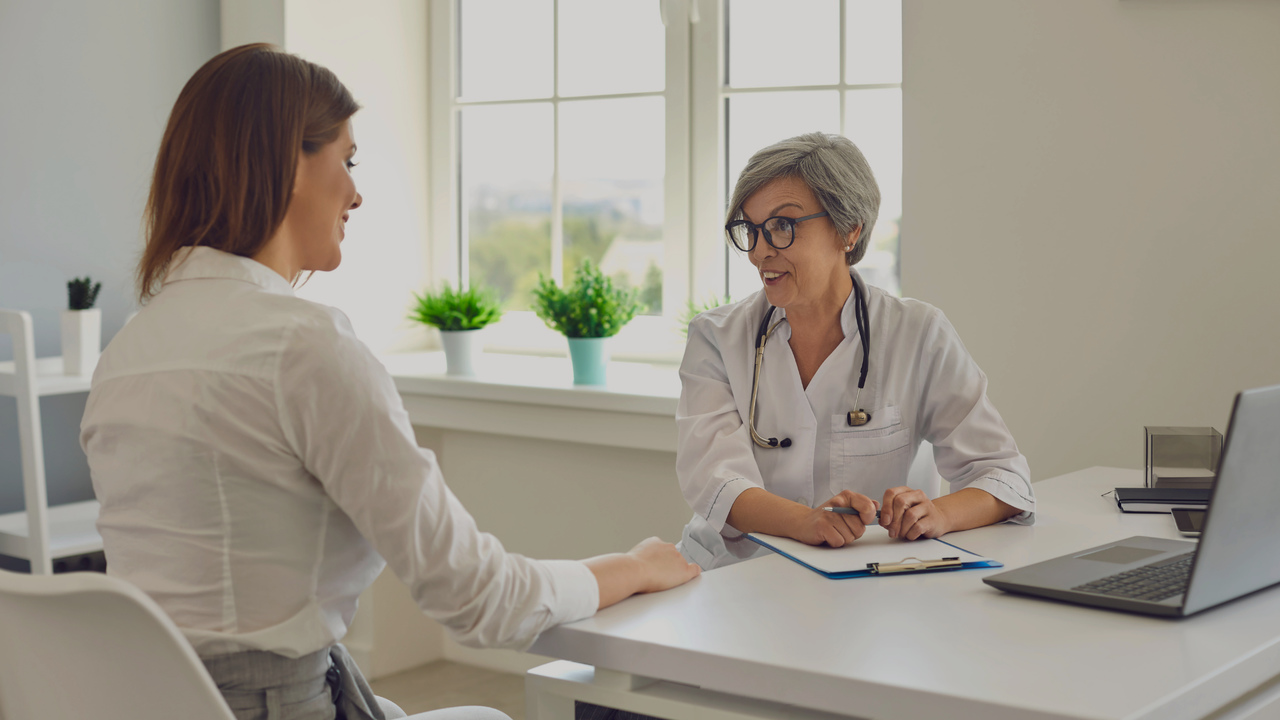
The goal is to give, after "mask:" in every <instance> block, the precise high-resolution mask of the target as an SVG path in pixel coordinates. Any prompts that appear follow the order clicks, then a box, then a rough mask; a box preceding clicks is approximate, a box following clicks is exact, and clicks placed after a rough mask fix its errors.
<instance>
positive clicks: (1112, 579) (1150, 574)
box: [1072, 552, 1196, 602]
mask: <svg viewBox="0 0 1280 720" xmlns="http://www.w3.org/2000/svg"><path fill="white" fill-rule="evenodd" d="M1195 556H1196V554H1195V552H1189V553H1187V554H1186V555H1179V556H1177V557H1175V558H1171V559H1169V560H1166V561H1165V562H1163V563H1160V564H1158V565H1144V566H1142V567H1140V568H1134V569H1133V570H1126V571H1124V572H1122V573H1116V574H1115V575H1108V576H1107V577H1104V578H1101V579H1099V580H1094V581H1093V582H1088V583H1085V584H1084V585H1077V586H1076V587H1074V588H1072V589H1073V590H1083V591H1084V592H1091V593H1098V594H1100V595H1110V596H1112V597H1121V598H1130V599H1133V600H1151V601H1154V602H1159V601H1161V600H1164V599H1166V598H1171V597H1173V596H1174V595H1177V594H1178V593H1181V592H1182V591H1184V590H1186V588H1187V581H1188V580H1189V579H1190V578H1191V561H1192V560H1194V559H1195Z"/></svg>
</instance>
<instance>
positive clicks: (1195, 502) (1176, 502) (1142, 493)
mask: <svg viewBox="0 0 1280 720" xmlns="http://www.w3.org/2000/svg"><path fill="white" fill-rule="evenodd" d="M1211 492H1213V489H1212V488H1179V487H1172V488H1168V487H1155V488H1148V487H1123V488H1116V491H1115V498H1116V505H1119V506H1120V510H1121V511H1123V512H1136V513H1167V512H1169V511H1170V510H1173V509H1174V508H1190V509H1192V510H1204V509H1205V508H1207V507H1208V506H1209V494H1210V493H1211Z"/></svg>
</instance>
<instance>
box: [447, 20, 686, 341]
mask: <svg viewBox="0 0 1280 720" xmlns="http://www.w3.org/2000/svg"><path fill="white" fill-rule="evenodd" d="M551 3H552V12H553V17H552V27H553V28H558V26H559V18H558V15H555V14H554V13H558V12H559V2H558V0H551ZM655 12H661V13H662V17H663V20H664V22H665V25H666V43H665V60H666V68H665V89H664V90H663V91H662V92H661V93H656V92H655V93H623V94H603V95H585V96H583V95H568V96H566V95H561V94H560V92H559V77H558V74H559V73H558V70H559V66H558V65H559V47H558V43H553V52H554V57H555V61H554V62H553V70H552V72H553V74H554V75H555V77H554V78H553V83H552V88H553V89H552V94H551V96H550V97H547V98H537V99H532V100H530V99H521V100H519V101H513V102H549V103H551V104H552V107H553V113H554V117H555V135H556V139H555V141H554V142H555V143H556V147H555V153H554V154H555V166H554V170H553V175H552V180H551V188H552V190H551V193H552V203H551V204H552V219H551V223H552V240H551V243H552V244H551V268H550V271H551V272H550V275H551V277H553V278H554V279H555V280H556V281H557V282H560V281H563V262H562V258H563V249H564V244H563V243H564V238H563V203H562V195H561V182H560V167H559V163H560V158H559V134H560V121H559V107H560V105H561V104H562V103H565V102H576V101H582V100H591V99H595V98H600V99H608V98H615V97H630V96H633V95H642V96H648V95H653V96H661V97H663V99H664V114H665V138H666V140H665V148H666V158H665V160H666V169H665V176H664V183H663V184H664V187H663V268H662V271H663V282H662V305H663V309H664V310H663V315H662V316H660V317H656V316H639V317H637V318H636V319H635V320H633V321H632V322H631V323H630V324H628V327H627V328H626V329H624V331H623V332H624V333H627V331H628V330H631V331H632V332H629V333H627V334H628V335H635V334H637V333H635V330H637V329H641V330H646V331H647V332H645V333H644V334H645V335H651V336H652V337H651V338H649V340H653V341H657V342H658V344H659V346H661V345H671V347H669V348H663V349H662V350H660V351H659V352H658V353H657V354H658V355H659V356H661V357H662V358H666V357H667V356H669V355H670V354H671V352H672V350H674V349H675V344H674V343H670V342H664V340H665V338H664V335H665V334H669V332H668V331H669V330H670V329H671V328H672V327H673V326H674V321H675V318H676V317H678V315H679V312H680V311H681V310H682V309H683V308H684V306H685V303H686V302H687V300H688V298H689V281H688V278H689V245H690V243H689V237H690V221H689V208H690V205H691V202H690V187H689V164H690V156H689V148H690V144H691V143H690V138H689V123H688V117H689V84H690V83H689V77H690V74H691V73H690V68H689V55H690V42H689V23H688V22H687V21H686V22H681V21H679V20H677V18H685V17H687V13H688V12H689V10H688V0H665V2H663V3H661V5H660V6H659V8H655ZM429 23H430V28H429V33H430V43H431V49H430V53H431V72H430V77H431V89H430V110H429V118H430V122H431V127H430V129H429V135H430V139H429V143H430V145H429V148H430V150H429V152H430V158H431V160H430V163H431V168H430V180H429V182H430V188H431V200H430V208H431V219H430V227H431V231H432V237H431V239H430V241H429V243H428V244H429V246H430V254H431V274H430V277H431V280H432V281H433V282H435V283H440V282H444V281H447V282H451V283H455V284H463V285H465V284H466V283H467V282H468V281H469V267H468V263H467V252H466V247H465V245H466V238H464V237H463V236H462V232H461V231H462V227H461V215H462V210H463V208H462V198H461V196H460V193H459V186H460V183H461V176H460V171H461V168H460V167H459V162H458V144H457V143H458V139H459V126H460V122H459V118H460V112H461V110H462V109H463V108H465V107H468V106H472V105H481V104H497V101H484V102H475V103H470V102H466V101H463V102H459V101H458V92H457V91H458V65H457V62H458V50H459V49H458V47H457V43H456V40H457V37H458V4H457V0H433V1H432V3H431V8H430V17H429ZM554 32H558V30H554ZM518 312H520V311H513V313H510V314H514V313H518ZM524 312H525V313H526V314H530V313H528V311H524ZM520 320H523V322H520V323H518V324H520V325H523V326H525V327H528V325H529V323H528V322H527V319H523V318H521V319H520ZM632 325H636V326H637V327H636V328H632V327H631V326H632ZM646 326H648V327H646ZM548 333H551V331H550V330H548ZM649 340H644V341H640V342H638V343H637V344H639V345H647V344H649ZM492 344H493V345H494V346H495V347H498V348H501V349H503V350H517V349H520V348H519V347H518V341H517V347H512V343H511V342H510V341H509V340H508V341H504V340H502V339H497V341H496V342H494V343H492ZM545 346H546V343H545V342H537V341H536V340H535V341H534V347H530V348H528V350H530V351H531V352H535V353H536V352H540V351H546V350H547V348H546V347H545ZM651 347H653V346H651ZM552 352H563V349H562V348H558V347H557V348H556V349H553V350H552ZM624 354H625V353H624ZM649 354H652V353H649Z"/></svg>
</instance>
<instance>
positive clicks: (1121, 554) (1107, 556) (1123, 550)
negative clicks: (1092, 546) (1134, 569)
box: [1076, 545, 1164, 565]
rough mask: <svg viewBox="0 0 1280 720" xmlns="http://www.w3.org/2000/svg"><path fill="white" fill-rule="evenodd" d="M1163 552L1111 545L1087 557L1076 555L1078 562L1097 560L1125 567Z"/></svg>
mask: <svg viewBox="0 0 1280 720" xmlns="http://www.w3.org/2000/svg"><path fill="white" fill-rule="evenodd" d="M1162 552H1164V550H1150V549H1147V548H1139V547H1129V546H1128V545H1113V546H1111V547H1109V548H1103V549H1101V550H1098V551H1097V552H1091V553H1089V554H1088V555H1077V556H1076V557H1077V558H1079V559H1080V560H1099V561H1101V562H1109V563H1117V564H1120V565H1127V564H1128V563H1131V562H1137V561H1139V560H1142V559H1144V558H1149V557H1151V556H1152V555H1159V554H1160V553H1162Z"/></svg>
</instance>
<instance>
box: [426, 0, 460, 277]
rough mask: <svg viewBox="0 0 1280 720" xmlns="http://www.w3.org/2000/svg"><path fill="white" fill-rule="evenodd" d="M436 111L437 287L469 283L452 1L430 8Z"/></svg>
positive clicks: (433, 244)
mask: <svg viewBox="0 0 1280 720" xmlns="http://www.w3.org/2000/svg"><path fill="white" fill-rule="evenodd" d="M428 12H429V20H428V22H429V30H428V32H429V33H430V38H431V47H430V58H431V59H430V62H431V68H430V77H431V89H430V97H429V102H430V108H429V111H428V114H427V117H428V118H429V119H430V123H431V126H430V127H429V128H427V133H428V143H429V145H428V147H429V148H430V150H429V152H430V157H431V167H430V170H429V174H428V178H429V180H428V182H429V185H428V187H429V188H430V193H431V197H430V198H429V199H428V200H427V202H428V205H429V207H430V224H429V226H428V227H430V228H431V238H430V240H429V241H428V242H429V248H428V252H427V262H429V263H430V267H429V272H428V273H427V275H426V277H428V278H430V279H431V280H432V283H433V284H436V283H439V282H441V281H444V280H447V281H449V282H454V283H460V282H465V275H464V274H462V273H464V272H465V270H464V266H465V261H466V255H465V254H464V253H463V252H462V245H461V244H460V243H459V242H458V238H459V237H461V236H460V235H459V227H458V221H459V217H460V214H461V213H460V212H459V209H460V205H459V202H460V197H461V193H460V192H459V184H458V180H459V163H458V150H457V148H458V147H459V144H458V143H457V142H456V141H457V139H458V113H457V111H455V110H454V106H453V101H454V98H455V97H457V77H458V74H457V73H458V71H457V68H458V64H457V52H458V47H457V33H458V26H457V23H458V18H457V13H456V5H455V4H454V3H453V2H452V0H436V1H435V2H432V3H431V5H430V8H429V11H428Z"/></svg>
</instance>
